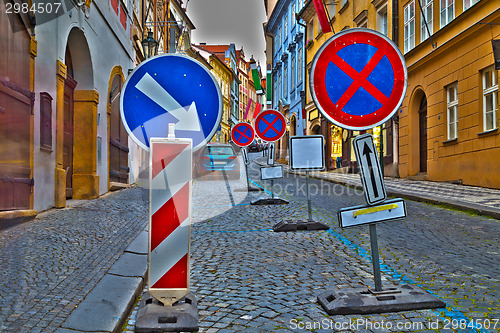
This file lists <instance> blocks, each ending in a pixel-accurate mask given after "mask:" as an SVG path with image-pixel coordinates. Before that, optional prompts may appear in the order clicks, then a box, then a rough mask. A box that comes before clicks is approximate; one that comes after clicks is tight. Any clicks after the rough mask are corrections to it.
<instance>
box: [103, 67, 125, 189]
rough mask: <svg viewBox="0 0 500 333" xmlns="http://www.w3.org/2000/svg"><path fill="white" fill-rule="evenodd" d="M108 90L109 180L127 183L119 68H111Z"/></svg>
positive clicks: (121, 79) (121, 84)
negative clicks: (111, 77) (111, 76)
mask: <svg viewBox="0 0 500 333" xmlns="http://www.w3.org/2000/svg"><path fill="white" fill-rule="evenodd" d="M114 73H116V74H115V75H114V77H113V79H112V80H111V86H110V91H109V95H108V96H109V102H108V103H109V109H108V111H109V113H110V115H109V181H110V182H116V183H122V184H127V183H128V176H129V167H128V152H129V148H128V135H127V132H126V131H125V127H123V123H122V120H121V116H120V95H121V90H122V86H123V74H122V73H121V69H120V68H118V69H116V70H113V72H112V75H113V74H114Z"/></svg>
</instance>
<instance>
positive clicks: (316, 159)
mask: <svg viewBox="0 0 500 333" xmlns="http://www.w3.org/2000/svg"><path fill="white" fill-rule="evenodd" d="M323 142H324V139H323V136H322V135H307V136H292V137H291V138H290V156H291V157H290V168H291V169H292V170H323V169H324V168H325V155H324V153H325V151H324V147H323Z"/></svg>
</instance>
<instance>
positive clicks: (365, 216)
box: [338, 199, 406, 228]
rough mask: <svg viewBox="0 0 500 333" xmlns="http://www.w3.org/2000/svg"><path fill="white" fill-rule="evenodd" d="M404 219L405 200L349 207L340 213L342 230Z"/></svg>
mask: <svg viewBox="0 0 500 333" xmlns="http://www.w3.org/2000/svg"><path fill="white" fill-rule="evenodd" d="M403 217H406V205H405V202H404V200H403V199H392V200H387V201H384V202H383V203H381V204H378V205H375V206H356V207H347V208H342V209H340V210H339V212H338V218H339V225H340V227H341V228H347V227H354V226H357V225H360V224H368V223H375V222H383V221H392V220H396V219H400V218H403Z"/></svg>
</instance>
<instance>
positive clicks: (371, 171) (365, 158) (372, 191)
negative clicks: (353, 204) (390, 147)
mask: <svg viewBox="0 0 500 333" xmlns="http://www.w3.org/2000/svg"><path fill="white" fill-rule="evenodd" d="M353 144H354V153H355V154H356V160H357V161H358V166H359V173H360V176H361V182H362V183H363V189H364V191H365V198H366V202H367V203H368V204H369V205H374V204H377V203H380V202H382V201H384V200H386V199H387V193H386V191H385V184H384V177H383V176H382V170H381V169H380V163H379V160H378V156H377V149H375V145H374V144H373V136H372V135H371V134H363V135H360V136H357V137H356V138H354V140H353Z"/></svg>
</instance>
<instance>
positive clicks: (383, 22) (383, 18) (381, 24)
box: [377, 4, 389, 36]
mask: <svg viewBox="0 0 500 333" xmlns="http://www.w3.org/2000/svg"><path fill="white" fill-rule="evenodd" d="M377 30H378V31H379V32H381V33H383V34H384V35H386V36H388V35H389V28H388V26H387V4H386V5H384V6H383V7H382V8H380V10H379V11H377Z"/></svg>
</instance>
